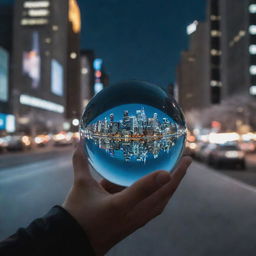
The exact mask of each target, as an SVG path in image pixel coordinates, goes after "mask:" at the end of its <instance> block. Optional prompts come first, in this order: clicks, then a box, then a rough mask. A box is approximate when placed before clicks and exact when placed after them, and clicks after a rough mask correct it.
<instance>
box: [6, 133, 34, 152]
mask: <svg viewBox="0 0 256 256" xmlns="http://www.w3.org/2000/svg"><path fill="white" fill-rule="evenodd" d="M6 142H7V146H6V149H7V150H8V151H22V150H27V149H31V144H32V138H31V137H30V136H28V135H24V134H13V135H8V136H7V137H6Z"/></svg>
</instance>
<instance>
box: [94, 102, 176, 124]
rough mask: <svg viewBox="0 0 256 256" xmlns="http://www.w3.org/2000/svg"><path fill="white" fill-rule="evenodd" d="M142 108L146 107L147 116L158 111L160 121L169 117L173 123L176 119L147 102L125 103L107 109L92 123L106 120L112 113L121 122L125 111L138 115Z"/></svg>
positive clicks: (115, 119)
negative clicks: (146, 103) (137, 112)
mask: <svg viewBox="0 0 256 256" xmlns="http://www.w3.org/2000/svg"><path fill="white" fill-rule="evenodd" d="M142 109H144V111H145V114H146V116H147V118H152V117H153V115H154V113H157V115H158V120H159V121H160V122H162V120H163V118H167V120H169V121H170V122H171V123H174V120H173V119H172V118H171V117H170V116H169V115H167V114H165V113H164V112H162V111H160V110H159V109H156V108H154V107H152V106H149V105H145V104H124V105H120V106H117V107H114V108H111V109H109V110H107V111H105V112H104V113H102V114H101V115H99V116H97V118H95V119H94V120H92V121H91V122H90V124H94V123H96V122H97V121H104V119H105V117H106V118H107V119H108V120H110V114H112V113H113V114H114V121H116V122H119V121H121V120H122V119H123V115H124V111H128V113H129V116H136V111H137V110H142Z"/></svg>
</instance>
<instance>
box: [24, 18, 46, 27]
mask: <svg viewBox="0 0 256 256" xmlns="http://www.w3.org/2000/svg"><path fill="white" fill-rule="evenodd" d="M20 24H21V25H22V26H35V25H45V24H48V20H47V19H22V20H21V22H20Z"/></svg>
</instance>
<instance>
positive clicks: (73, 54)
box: [70, 52, 77, 60]
mask: <svg viewBox="0 0 256 256" xmlns="http://www.w3.org/2000/svg"><path fill="white" fill-rule="evenodd" d="M70 58H71V59H73V60H74V59H76V58H77V53H75V52H71V53H70Z"/></svg>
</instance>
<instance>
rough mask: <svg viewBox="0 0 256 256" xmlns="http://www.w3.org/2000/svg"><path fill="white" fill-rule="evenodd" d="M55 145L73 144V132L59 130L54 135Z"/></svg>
mask: <svg viewBox="0 0 256 256" xmlns="http://www.w3.org/2000/svg"><path fill="white" fill-rule="evenodd" d="M53 141H54V146H67V145H71V144H73V133H72V132H59V133H57V134H55V135H53Z"/></svg>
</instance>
